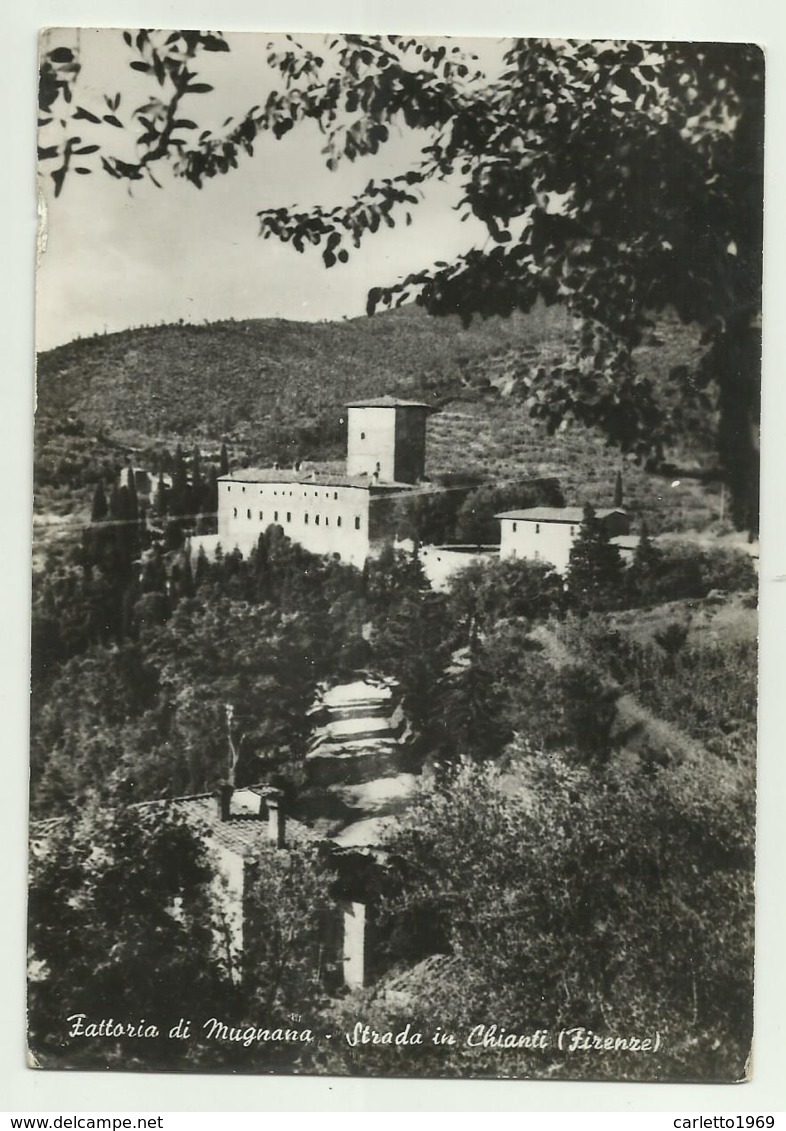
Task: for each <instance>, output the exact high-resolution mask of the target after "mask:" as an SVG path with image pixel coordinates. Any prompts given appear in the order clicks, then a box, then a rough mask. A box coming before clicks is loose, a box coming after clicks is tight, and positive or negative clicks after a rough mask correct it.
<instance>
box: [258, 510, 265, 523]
mask: <svg viewBox="0 0 786 1131" xmlns="http://www.w3.org/2000/svg"><path fill="white" fill-rule="evenodd" d="M264 517H265V516H264V513H263V512H262V511H260V512H259V521H260V522H261V521H262V519H263V518H264Z"/></svg>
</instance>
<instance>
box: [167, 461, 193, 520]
mask: <svg viewBox="0 0 786 1131" xmlns="http://www.w3.org/2000/svg"><path fill="white" fill-rule="evenodd" d="M188 495H189V492H188V472H187V471H186V461H185V460H184V459H183V449H182V448H181V447H180V444H178V445H177V449H176V451H175V467H174V471H173V473H172V496H171V499H170V504H169V510H170V513H171V514H173V515H184V514H188V512H189V497H188Z"/></svg>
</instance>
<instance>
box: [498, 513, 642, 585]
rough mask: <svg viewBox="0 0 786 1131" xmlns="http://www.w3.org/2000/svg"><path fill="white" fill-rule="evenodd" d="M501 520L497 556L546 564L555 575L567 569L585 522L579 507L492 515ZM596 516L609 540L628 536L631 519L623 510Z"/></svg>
mask: <svg viewBox="0 0 786 1131" xmlns="http://www.w3.org/2000/svg"><path fill="white" fill-rule="evenodd" d="M494 517H495V518H498V519H499V521H500V547H499V556H500V559H501V560H503V561H504V560H505V558H524V559H525V560H527V561H535V562H538V561H540V562H547V563H548V564H549V565H553V566H554V568H555V569H556V571H557V572H558V573H561V574H564V573H566V572H567V569H568V561H569V560H570V551H571V549H572V548H573V543H574V542H575V540H576V538H577V537H578V534H579V530H580V529H581V524H582V522H583V520H584V511H583V509H582V507H530V508H528V509H527V510H517V511H503V512H502V513H501V514H498V515H495V516H494ZM595 517H596V518H597V519H598V521H599V522H600V523H601V524H602V525H603V527H604V528H605V530H606V533H607V534H608V536H609V538H612V539H613V538H616V537H618V536H621V535H627V534H628V533H629V531H630V516H629V515H628V513H627V512H626V511H624V510H621V509H618V508H611V509H608V510H598V511H596V512H595Z"/></svg>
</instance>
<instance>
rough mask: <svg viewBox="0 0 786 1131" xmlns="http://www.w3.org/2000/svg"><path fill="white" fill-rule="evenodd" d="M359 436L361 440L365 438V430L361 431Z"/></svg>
mask: <svg viewBox="0 0 786 1131" xmlns="http://www.w3.org/2000/svg"><path fill="white" fill-rule="evenodd" d="M360 438H361V440H365V438H366V433H365V432H361V433H360Z"/></svg>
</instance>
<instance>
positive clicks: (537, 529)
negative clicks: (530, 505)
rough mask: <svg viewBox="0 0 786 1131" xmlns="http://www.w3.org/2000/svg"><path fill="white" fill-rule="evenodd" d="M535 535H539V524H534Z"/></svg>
mask: <svg viewBox="0 0 786 1131" xmlns="http://www.w3.org/2000/svg"><path fill="white" fill-rule="evenodd" d="M535 533H536V534H540V523H539V522H536V523H535Z"/></svg>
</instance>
